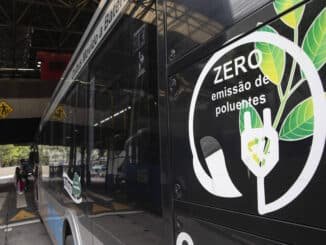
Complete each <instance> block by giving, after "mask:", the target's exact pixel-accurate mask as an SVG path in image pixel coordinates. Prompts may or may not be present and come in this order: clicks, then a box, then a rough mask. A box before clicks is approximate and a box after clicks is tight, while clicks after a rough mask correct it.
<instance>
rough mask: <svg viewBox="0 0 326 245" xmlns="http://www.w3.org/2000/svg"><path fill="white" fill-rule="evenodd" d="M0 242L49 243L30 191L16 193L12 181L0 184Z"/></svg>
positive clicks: (24, 244)
mask: <svg viewBox="0 0 326 245" xmlns="http://www.w3.org/2000/svg"><path fill="white" fill-rule="evenodd" d="M0 244H1V245H17V244H23V245H51V244H52V243H51V241H50V238H49V236H48V234H47V232H46V230H45V227H44V226H43V224H42V222H41V220H40V217H39V215H38V213H37V208H36V206H35V203H34V196H33V192H32V191H27V192H24V193H23V194H17V193H16V188H15V185H14V183H13V181H9V182H8V183H2V184H0Z"/></svg>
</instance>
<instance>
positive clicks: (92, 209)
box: [36, 0, 326, 245]
mask: <svg viewBox="0 0 326 245" xmlns="http://www.w3.org/2000/svg"><path fill="white" fill-rule="evenodd" d="M325 51H326V1H325V0H310V1H307V0H274V1H272V0H251V1H247V0H219V1H216V0H202V1H199V0H156V1H154V0H111V1H106V0H102V1H101V2H100V4H99V7H98V9H97V11H96V12H95V14H94V16H93V18H92V20H91V22H90V24H89V26H88V27H87V29H86V31H85V33H84V35H83V36H82V38H81V40H80V43H79V45H78V47H77V49H76V51H75V53H74V55H73V56H72V58H71V61H70V63H69V65H68V67H67V68H66V70H65V72H64V74H63V76H62V78H61V80H60V81H59V84H58V86H57V88H56V90H55V92H54V94H53V97H52V99H51V102H50V103H49V105H48V107H47V109H46V111H45V113H44V115H43V117H42V120H41V123H40V127H39V131H38V134H37V137H36V140H37V146H38V154H39V157H38V159H39V161H38V165H37V169H38V174H37V178H36V181H37V185H36V187H37V188H36V189H37V204H38V207H39V212H40V216H41V218H42V221H43V223H44V225H45V227H46V229H47V231H48V233H49V235H50V237H51V240H52V241H53V243H54V244H58V245H71V244H75V245H92V244H94V245H95V244H108V245H118V244H119V245H122V244H124V245H149V244H150V245H153V244H158V245H172V244H176V245H216V244H222V245H228V244H230V245H231V244H239V245H240V244H247V245H249V244H257V245H260V244H261V245H263V244H264V245H266V244H270V245H274V244H275V245H276V244H277V245H281V244H282V245H283V244H296V245H307V244H314V245H319V244H320V245H322V244H326V221H325V220H326V212H325V211H324V208H325V207H326V195H325V191H324V190H325V185H326V164H325V163H326V154H325V150H324V146H325V139H326V111H325V108H326V100H325V92H324V91H325V86H326V80H325V72H326V66H325V63H326V53H325Z"/></svg>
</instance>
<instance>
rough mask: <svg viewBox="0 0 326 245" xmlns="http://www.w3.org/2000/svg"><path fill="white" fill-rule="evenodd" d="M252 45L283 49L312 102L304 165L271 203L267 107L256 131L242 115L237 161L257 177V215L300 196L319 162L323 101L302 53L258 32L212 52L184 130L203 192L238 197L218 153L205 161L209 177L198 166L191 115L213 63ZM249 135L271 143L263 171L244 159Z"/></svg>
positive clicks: (271, 135) (324, 129) (325, 133)
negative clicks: (268, 197) (267, 183)
mask: <svg viewBox="0 0 326 245" xmlns="http://www.w3.org/2000/svg"><path fill="white" fill-rule="evenodd" d="M256 42H262V43H267V44H271V45H273V46H275V47H278V48H280V49H282V50H284V51H285V52H286V53H288V54H289V55H291V56H292V58H293V59H294V60H295V61H296V62H297V63H298V64H299V66H300V67H301V69H302V71H303V73H304V74H305V78H306V80H307V83H308V85H309V88H310V92H311V98H312V103H313V105H314V107H313V110H314V111H313V114H314V126H313V138H312V143H311V149H310V152H309V155H308V158H307V160H306V163H305V165H304V167H303V169H302V171H301V173H300V175H299V176H298V178H297V179H296V181H295V182H294V184H293V185H292V186H291V187H290V188H289V189H288V190H287V191H286V192H285V193H284V194H283V195H282V196H281V197H279V198H278V199H277V200H275V201H273V202H271V203H266V200H265V187H264V178H265V176H267V174H268V173H269V172H270V171H271V170H272V168H273V167H275V165H276V164H277V162H278V160H279V159H278V158H279V149H278V135H277V134H276V132H275V130H272V127H271V123H270V121H271V112H270V109H269V108H267V109H265V110H264V127H263V128H261V129H259V130H252V128H251V126H250V125H251V123H250V118H248V117H247V116H246V115H245V123H244V125H247V127H248V130H246V132H244V133H242V134H241V150H242V153H241V159H242V161H243V162H244V163H245V164H246V165H247V167H248V168H249V169H250V171H251V172H253V173H254V174H255V175H256V177H257V196H258V200H257V201H258V212H259V213H260V214H266V213H270V212H273V211H276V210H278V209H281V208H283V207H285V206H286V205H288V204H289V203H291V202H292V201H293V200H294V199H295V198H296V197H298V196H299V195H300V193H301V192H302V191H303V190H304V189H305V188H306V187H307V185H308V184H309V182H310V181H311V179H312V177H313V176H314V174H315V172H316V170H317V167H318V165H319V163H320V160H321V157H322V155H323V150H324V145H325V139H326V111H325V108H326V100H325V95H324V89H323V86H322V82H321V79H320V77H319V74H318V71H317V70H316V68H315V67H314V64H313V63H312V61H311V60H310V59H309V57H308V56H307V55H306V53H305V52H304V51H303V50H302V49H301V48H300V47H299V46H297V45H296V44H295V43H293V42H292V41H290V40H288V39H286V38H284V37H282V36H280V35H278V34H275V33H270V32H260V31H257V32H254V33H252V34H249V35H248V36H246V37H244V38H242V39H240V40H238V41H236V42H234V43H232V44H230V45H229V46H227V47H225V48H223V49H222V50H220V51H218V52H216V53H215V54H214V55H213V56H212V57H211V58H210V60H209V61H208V62H207V64H206V65H205V67H204V69H203V70H202V72H201V74H200V76H199V78H198V80H197V83H196V86H195V88H194V92H193V96H192V100H191V105H190V115H189V128H188V131H189V141H190V147H191V151H192V155H193V168H194V172H195V175H196V177H197V179H198V181H199V182H200V184H201V185H202V186H203V188H205V190H207V191H208V192H209V193H211V194H212V195H215V196H217V197H224V198H238V197H241V196H242V194H241V193H240V191H239V190H238V188H237V187H236V186H235V185H234V183H233V182H232V180H231V178H230V176H229V173H228V170H227V167H226V164H225V159H224V155H223V153H222V152H219V151H216V154H215V153H214V154H215V156H213V155H211V156H209V157H207V158H205V161H206V164H207V167H208V169H209V171H210V174H211V176H209V175H208V174H207V173H206V171H205V170H204V168H203V166H202V164H201V163H200V160H199V156H198V154H197V150H196V146H195V138H194V114H195V107H196V103H197V99H198V96H199V92H200V89H201V87H202V85H203V82H204V80H205V78H206V77H207V75H208V74H209V72H210V71H211V70H212V68H214V65H215V64H216V62H217V61H219V60H220V59H221V58H222V57H223V56H224V55H226V54H227V53H228V52H230V51H232V50H234V49H235V48H237V47H239V46H241V45H245V44H250V43H256ZM248 125H249V126H248ZM245 127H246V126H245ZM253 134H256V135H257V137H260V136H264V137H266V135H267V136H268V140H269V142H272V143H271V151H272V152H273V154H272V155H271V156H270V157H266V159H263V160H264V161H267V163H270V164H269V165H268V164H267V165H268V167H266V168H265V169H264V170H262V169H261V168H257V167H256V166H254V164H252V163H251V162H250V160H248V159H249V157H248V154H247V153H246V152H245V151H244V148H245V146H247V145H248V144H249V143H250V141H249V140H250V137H251V136H252V135H253ZM209 140H210V139H208V141H209ZM248 142H249V143H248ZM257 158H258V157H257ZM214 159H215V160H216V159H219V161H220V162H219V164H213V163H214V161H215V160H214Z"/></svg>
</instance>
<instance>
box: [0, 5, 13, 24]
mask: <svg viewBox="0 0 326 245" xmlns="http://www.w3.org/2000/svg"><path fill="white" fill-rule="evenodd" d="M0 11H1V13H2V14H3V15H4V16H5V17H6V19H7V20H8V22H11V18H10V17H9V15H8V14H7V11H6V10H5V9H4V8H3V7H2V5H1V4H0Z"/></svg>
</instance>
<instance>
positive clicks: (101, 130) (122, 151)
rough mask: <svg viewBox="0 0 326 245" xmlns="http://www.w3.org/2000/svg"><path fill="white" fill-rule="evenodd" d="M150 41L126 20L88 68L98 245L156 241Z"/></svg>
mask: <svg viewBox="0 0 326 245" xmlns="http://www.w3.org/2000/svg"><path fill="white" fill-rule="evenodd" d="M155 36H156V35H155V29H154V27H153V26H152V25H151V24H144V23H142V22H141V21H138V20H136V19H133V18H129V17H127V16H125V17H123V18H122V20H121V21H120V23H119V28H117V29H115V30H114V31H113V33H112V37H111V38H110V39H109V40H108V41H107V42H105V44H104V45H103V47H101V52H99V54H98V55H97V56H96V57H95V58H94V60H93V61H92V64H91V66H90V78H91V79H90V80H91V81H92V84H91V87H92V93H93V94H91V97H93V102H91V103H92V104H93V112H91V113H90V114H91V115H92V117H91V122H92V123H91V127H92V131H91V135H90V140H91V142H90V144H92V150H91V167H90V169H91V178H90V179H91V181H90V183H89V185H88V186H87V194H88V196H89V197H90V198H91V199H92V200H93V201H94V204H93V205H92V206H90V210H89V217H90V218H91V220H92V221H93V223H94V233H95V235H96V237H97V238H98V239H100V240H101V241H102V242H103V243H105V244H118V243H117V239H118V240H120V241H121V242H122V243H123V244H130V245H131V244H144V245H146V244H153V242H154V241H155V242H156V243H157V242H158V241H160V239H161V238H162V234H161V232H162V229H161V227H160V226H161V225H162V224H163V223H162V219H161V198H160V196H161V183H160V162H159V145H158V118H157V117H158V115H157V82H156V52H155V51H153V50H156V49H153V48H155V45H156V38H155ZM150 48H152V49H150ZM98 227H101V229H98ZM100 230H103V233H101V232H100ZM104 231H105V232H104ZM96 233H98V234H96ZM126 233H128V234H130V235H126ZM108 234H112V236H109V237H108ZM111 242H112V243H111Z"/></svg>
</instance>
